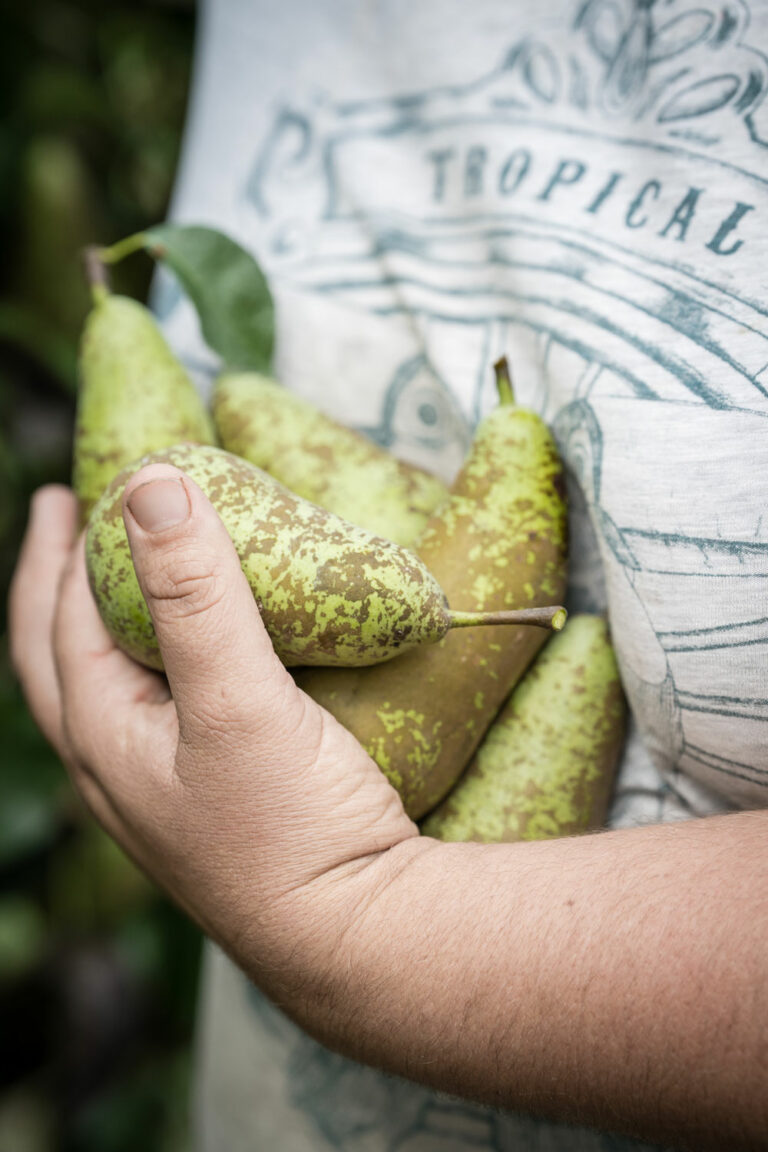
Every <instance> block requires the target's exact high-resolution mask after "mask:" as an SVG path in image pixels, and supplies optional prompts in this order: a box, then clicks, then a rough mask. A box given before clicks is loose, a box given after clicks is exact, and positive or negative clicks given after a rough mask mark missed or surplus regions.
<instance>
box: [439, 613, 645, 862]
mask: <svg viewBox="0 0 768 1152" xmlns="http://www.w3.org/2000/svg"><path fill="white" fill-rule="evenodd" d="M625 719H626V706H625V703H624V697H623V693H622V689H621V681H620V678H619V670H618V665H617V663H616V657H615V654H614V651H613V647H612V645H611V641H610V636H609V634H608V626H607V624H606V622H605V620H603V619H602V618H601V617H599V616H588V615H583V616H572V617H570V619H569V620H568V623H567V624H566V626H565V628H564V629H563V631H562V632H561V633H559V634H558V635H557V636H553V637H552V639H551V640H550V641H549V642H548V643H547V645H546V647H545V648H544V650H543V652H542V653H541V654H540V655H539V657H538V658H537V660H536V662H535V663H534V664H533V666H532V667H531V668H530V669H529V670H528V672H527V673H526V675H525V677H524V679H523V680H522V681H521V683H520V684H519V685H518V686H517V688H516V689H515V690H514V691H513V693H512V695H511V696H510V698H509V700H508V701H507V703H506V704H505V705H504V707H503V709H502V710H501V712H500V713H499V715H498V717H497V718H496V720H495V721H494V724H493V726H492V727H491V728H490V730H489V732H488V734H487V735H486V737H485V739H484V740H483V742H482V744H481V745H480V747H479V748H478V750H477V752H476V753H475V756H474V758H473V760H472V762H471V763H470V765H469V767H468V768H467V770H466V772H465V773H464V775H463V776H462V777H461V779H460V780H459V782H458V783H457V784H456V786H455V788H454V789H453V791H452V792H451V794H450V795H449V796H448V797H447V798H446V799H445V800H444V801H443V802H442V804H440V805H439V807H438V808H437V809H435V811H434V812H432V813H431V814H430V815H429V817H428V818H427V819H426V820H425V822H424V824H423V825H422V832H423V833H424V834H425V835H427V836H434V837H436V838H437V839H439V840H479V841H483V842H485V843H500V842H502V841H504V842H513V841H517V840H539V839H547V838H551V837H554V836H568V835H575V834H576V833H579V832H587V831H589V830H591V829H595V828H599V827H601V826H602V824H603V823H604V821H605V818H606V813H607V808H608V801H609V798H610V793H611V789H612V785H613V778H614V774H615V771H616V766H617V764H618V760H619V756H620V754H621V749H622V746H623V741H624V729H625Z"/></svg>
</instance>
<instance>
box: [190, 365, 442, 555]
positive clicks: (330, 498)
mask: <svg viewBox="0 0 768 1152" xmlns="http://www.w3.org/2000/svg"><path fill="white" fill-rule="evenodd" d="M213 417H214V421H215V423H216V430H217V432H218V434H219V439H220V441H221V445H222V447H223V448H226V449H227V450H228V451H229V452H235V453H236V454H237V455H238V456H243V457H245V459H246V460H250V462H251V463H252V464H255V465H256V466H257V467H258V468H263V469H264V471H265V472H269V473H270V475H272V476H274V477H275V478H276V479H277V480H279V481H280V483H281V484H285V486H286V488H290V489H291V491H292V492H295V493H296V494H297V495H298V496H303V497H304V498H305V499H306V500H311V501H312V503H313V504H319V505H320V507H321V508H326V509H327V510H328V511H329V512H335V513H336V515H337V516H343V517H344V519H345V520H351V521H352V523H353V524H358V525H359V526H360V527H361V528H365V529H366V530H367V531H368V532H373V533H374V534H375V535H377V536H386V537H387V539H388V540H394V541H395V542H396V543H397V544H404V545H405V546H406V547H409V546H410V545H411V544H413V542H414V540H415V539H416V537H417V536H418V535H419V533H420V532H421V531H422V530H423V529H424V526H425V524H426V522H427V520H428V519H429V517H430V515H431V514H432V512H433V511H434V510H435V508H436V507H437V506H438V505H439V504H440V503H442V501H443V500H445V498H446V496H447V495H448V490H447V488H446V487H445V485H444V484H443V483H442V481H441V480H438V479H437V477H436V476H430V474H429V473H428V472H424V471H423V470H422V469H421V468H416V467H414V466H412V465H410V464H405V463H404V462H403V461H401V460H397V459H396V458H395V457H394V456H392V455H390V453H388V452H386V451H385V450H384V449H383V448H379V446H378V445H377V444H374V443H372V441H370V440H366V439H365V437H364V436H361V435H359V434H358V433H357V432H354V431H353V430H352V429H351V428H345V427H343V426H342V425H341V424H337V423H336V421H335V420H331V419H330V418H329V417H328V416H324V415H323V413H322V412H319V411H318V410H317V409H316V408H314V407H313V406H312V405H311V404H309V403H307V401H306V400H303V399H302V398H301V397H299V396H295V395H293V394H292V393H290V392H288V391H286V389H285V388H282V387H281V386H280V385H279V384H277V383H276V382H275V381H274V380H270V379H269V378H268V377H266V376H260V375H259V374H258V373H256V372H241V373H229V374H226V375H224V376H221V377H220V378H219V379H218V381H217V382H216V388H215V391H214V395H213Z"/></svg>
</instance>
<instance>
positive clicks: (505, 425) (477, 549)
mask: <svg viewBox="0 0 768 1152" xmlns="http://www.w3.org/2000/svg"><path fill="white" fill-rule="evenodd" d="M498 379H499V393H500V404H499V406H498V407H497V408H496V409H495V410H494V411H493V412H491V413H490V414H489V415H488V416H487V417H486V418H485V419H484V420H483V421H482V422H481V424H480V426H479V427H478V429H477V432H476V434H475V438H474V440H473V443H472V446H471V448H470V451H469V455H468V457H467V459H466V461H465V464H464V467H463V468H462V470H461V472H460V473H459V475H458V476H457V478H456V480H455V482H454V484H453V486H452V488H451V494H450V498H449V499H448V501H447V502H446V503H445V504H443V505H441V506H440V508H438V509H437V511H436V512H435V513H434V515H433V516H432V517H431V519H430V520H429V522H428V524H427V527H426V529H425V530H424V533H423V534H422V536H421V537H420V539H419V541H418V542H417V545H416V552H417V554H418V555H419V557H420V558H421V560H423V561H424V563H425V564H426V565H427V567H428V568H429V570H430V572H432V574H433V575H434V576H435V577H436V578H437V580H438V581H439V583H440V585H441V587H442V588H443V590H444V591H445V592H446V594H447V596H448V599H449V601H450V602H451V603H452V604H456V605H461V606H462V607H464V606H466V607H467V608H472V609H474V610H475V611H480V612H487V611H494V610H499V609H500V610H504V609H510V608H514V607H521V606H530V607H535V606H537V605H544V604H550V603H557V601H558V600H560V598H561V597H562V595H563V593H564V591H565V583H566V570H567V561H566V554H567V517H566V509H565V499H564V483H563V473H562V465H561V463H560V459H559V456H558V453H557V448H556V446H555V443H554V441H553V439H552V436H551V435H550V433H549V430H548V429H547V426H546V425H545V424H544V422H543V421H542V420H541V419H540V417H539V416H537V415H536V414H535V413H534V412H529V411H527V410H525V409H523V408H519V407H517V405H516V404H515V403H514V399H513V396H512V391H511V385H510V384H509V381H508V380H507V379H506V376H505V375H504V373H503V372H501V370H500V371H499V377H498ZM545 639H546V634H545V633H544V632H542V631H540V630H537V629H532V628H505V629H500V628H499V629H496V628H483V629H474V630H470V631H467V632H453V633H451V634H450V635H448V636H446V637H445V638H444V639H443V640H441V641H440V642H439V643H438V644H436V645H434V646H433V647H430V648H421V649H419V650H417V651H413V652H408V653H406V654H405V655H403V656H401V657H399V658H398V660H396V661H394V662H392V663H391V664H383V665H381V666H380V667H378V668H368V669H327V670H325V669H324V670H320V669H307V670H306V671H305V670H302V671H300V672H299V673H298V674H297V676H296V679H297V681H298V683H299V684H300V686H301V687H302V688H303V689H304V690H305V691H306V692H308V693H309V694H310V695H311V696H313V697H314V699H315V700H317V701H318V702H319V703H320V704H322V705H323V706H324V707H325V708H327V709H328V711H330V712H332V713H333V715H334V716H335V717H336V718H337V720H339V721H340V722H341V723H342V724H343V725H344V726H345V727H346V728H348V729H349V730H350V731H351V732H352V733H353V734H354V735H355V736H356V737H357V739H358V740H359V741H360V743H361V744H362V745H363V747H364V748H365V749H366V750H367V751H368V753H369V754H370V755H371V756H372V757H373V759H374V760H375V761H376V763H377V764H378V765H379V767H380V768H381V770H382V771H383V772H384V773H385V775H386V776H387V777H388V779H389V780H390V781H391V782H392V784H393V785H394V787H395V788H396V789H397V790H398V792H399V793H400V796H401V797H402V800H403V804H404V805H405V809H406V811H407V812H408V814H409V815H410V816H412V817H413V818H414V819H418V818H420V817H421V816H424V815H425V814H426V813H427V812H429V811H430V809H432V808H434V807H435V806H436V805H437V804H438V803H439V802H440V800H442V798H443V797H444V796H445V795H446V793H447V792H449V791H450V789H451V788H452V787H453V785H454V783H455V782H456V780H457V779H458V777H459V776H460V775H461V773H462V772H463V770H464V768H465V767H466V765H467V764H468V762H469V760H470V758H471V756H472V754H473V752H474V751H475V748H476V747H477V745H478V744H479V742H480V740H481V739H482V737H483V736H484V735H485V732H486V730H487V728H488V726H489V725H490V724H491V722H492V720H493V718H494V716H495V715H496V713H497V712H498V710H499V708H500V706H501V704H502V702H503V700H504V698H505V697H506V696H507V694H508V693H509V691H510V690H511V688H512V687H513V686H514V684H515V683H516V682H517V680H518V679H519V678H520V677H521V676H522V674H523V672H524V671H525V669H526V668H527V666H528V665H529V664H530V662H531V660H532V659H533V658H534V656H535V655H536V653H537V652H538V650H539V648H540V647H541V645H542V643H543V642H544V640H545Z"/></svg>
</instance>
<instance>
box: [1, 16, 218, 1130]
mask: <svg viewBox="0 0 768 1152" xmlns="http://www.w3.org/2000/svg"><path fill="white" fill-rule="evenodd" d="M194 23H195V11H194V5H193V3H192V2H191V0H190V2H186V0H165V2H163V0H151V2H150V0H144V2H141V0H123V2H120V0H115V2H113V3H105V2H104V0H27V2H26V3H25V4H23V5H13V6H10V5H7V6H4V15H3V16H2V17H0V106H2V108H3V117H2V119H0V242H1V243H2V246H3V253H4V259H3V263H2V267H1V268H0V741H1V744H0V747H2V753H1V754H0V1036H2V1039H3V1043H2V1045H0V1149H2V1150H3V1152H5V1149H8V1150H12V1152H52V1150H54V1149H55V1150H57V1152H58V1150H61V1152H123V1150H126V1152H127V1150H128V1149H130V1150H131V1152H133V1149H134V1148H135V1147H136V1146H139V1145H140V1146H141V1147H142V1149H143V1150H144V1152H183V1150H184V1149H186V1148H187V1147H188V1134H187V1123H186V1116H187V1105H188V1093H189V1083H190V1081H189V1073H190V1056H189V1053H190V1044H191V1035H192V1022H193V1011H194V999H195V992H196V983H197V972H198V965H199V954H200V941H199V936H198V933H197V932H196V930H195V929H194V928H193V927H192V926H191V925H190V924H189V923H188V922H187V921H186V920H185V919H184V918H183V917H182V916H181V915H180V914H179V913H178V912H177V911H176V910H175V909H173V908H172V907H171V906H170V905H169V904H168V903H167V902H166V901H165V900H164V899H162V898H161V897H160V895H159V894H158V893H157V891H156V890H155V889H154V888H153V887H152V886H151V885H150V883H149V882H148V881H147V880H145V879H144V877H143V876H141V875H139V874H138V873H137V872H136V870H135V869H134V868H133V866H132V865H131V864H130V863H129V862H128V861H127V860H126V858H125V857H124V856H123V854H122V853H121V852H120V850H119V849H118V848H117V847H116V846H115V845H114V844H113V843H112V842H111V841H110V840H108V839H107V837H106V836H104V834H103V833H101V831H100V830H99V829H98V828H97V827H96V826H95V824H94V823H93V822H92V821H91V820H90V818H89V817H88V815H87V813H86V812H85V811H84V809H83V807H82V805H81V804H80V802H79V800H78V799H77V797H76V796H75V794H74V793H73V791H72V789H71V787H70V785H69V783H68V781H67V778H66V775H65V773H64V770H63V768H62V766H61V765H60V764H59V763H58V761H57V759H56V757H55V755H54V754H53V753H52V752H51V750H50V749H49V748H48V746H47V745H46V743H45V741H44V740H43V738H42V736H41V735H40V734H39V733H38V731H37V729H36V728H35V725H34V723H33V722H32V720H31V718H30V716H29V714H28V712H27V710H26V707H25V705H24V703H23V700H22V697H21V693H20V692H19V689H18V687H17V686H16V685H15V683H14V679H13V676H12V674H11V670H10V667H9V662H8V653H7V647H8V645H7V634H6V633H7V626H6V618H5V604H6V599H7V591H8V585H9V581H10V578H11V574H12V571H13V567H14V564H15V560H16V556H17V553H18V547H19V543H20V540H21V536H22V533H23V528H24V522H25V520H26V514H27V507H28V503H29V498H30V495H31V493H32V492H33V491H34V489H35V488H36V487H38V486H39V485H40V484H43V483H48V482H63V483H68V481H69V474H70V466H71V439H72V426H73V416H74V394H75V387H76V360H77V344H78V337H79V332H80V328H81V325H82V322H83V318H84V316H85V313H86V310H87V308H88V293H87V290H86V286H85V281H84V277H83V275H82V270H81V264H80V249H81V248H82V247H83V245H85V244H86V243H93V242H98V243H111V242H113V241H115V240H117V239H119V238H121V237H122V236H126V235H128V234H130V233H132V232H135V231H138V230H140V229H142V228H145V227H147V226H149V225H152V224H156V223H158V222H159V221H161V220H163V218H164V216H165V213H166V208H167V203H168V198H169V195H170V191H171V187H172V182H173V177H174V171H175V167H176V162H177V158H178V152H179V144H180V138H181V130H182V125H183V119H184V112H185V106H186V99H187V92H188V85H189V78H190V67H191V59H192V47H193V37H194ZM150 275H151V264H150V261H149V260H148V259H147V260H142V259H136V260H133V261H129V262H128V263H127V264H126V265H125V266H123V267H121V268H120V269H119V270H117V272H116V275H115V280H116V286H117V287H118V288H119V289H120V290H121V291H125V292H128V293H130V294H131V295H134V296H136V297H137V298H140V299H144V298H145V297H146V293H147V291H148V286H149V277H150Z"/></svg>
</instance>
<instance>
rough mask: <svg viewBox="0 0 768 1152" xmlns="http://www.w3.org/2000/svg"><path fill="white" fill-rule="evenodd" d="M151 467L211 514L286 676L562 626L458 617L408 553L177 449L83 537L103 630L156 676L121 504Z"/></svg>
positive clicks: (506, 617)
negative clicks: (494, 634)
mask: <svg viewBox="0 0 768 1152" xmlns="http://www.w3.org/2000/svg"><path fill="white" fill-rule="evenodd" d="M156 462H163V463H168V464H173V465H175V466H176V467H177V468H180V469H181V470H182V471H183V472H185V473H186V474H187V475H189V476H190V477H191V478H192V479H193V480H194V481H195V482H196V483H197V484H198V485H199V486H200V487H201V488H202V489H203V491H204V492H205V493H206V495H207V496H208V497H209V499H210V500H211V501H212V503H213V504H214V506H215V507H216V509H217V511H218V513H219V515H220V516H221V518H222V520H223V521H224V524H225V526H226V528H227V531H228V532H229V534H230V536H231V537H232V541H233V543H234V545H235V548H236V550H237V553H238V555H239V557H240V562H241V564H242V567H243V571H244V572H245V574H246V577H247V578H248V582H249V584H250V586H251V589H252V590H253V594H254V596H255V598H256V600H257V603H258V605H259V609H260V611H261V614H262V618H263V620H264V624H265V626H266V628H267V631H268V632H269V634H270V636H271V638H272V642H273V644H274V646H275V650H276V652H277V654H278V655H279V656H280V658H281V660H282V661H283V662H284V663H285V664H286V665H287V666H293V665H299V664H308V665H316V664H319V665H354V666H361V665H367V664H374V663H378V662H379V661H382V660H389V659H391V658H392V657H393V656H396V655H398V653H400V652H402V651H405V650H407V649H409V648H413V647H415V646H418V645H421V644H434V643H436V642H437V641H439V640H440V639H441V638H442V637H443V636H445V635H446V633H447V632H448V631H449V630H450V629H451V628H466V627H468V626H470V625H477V624H480V625H482V624H491V625H497V624H500V623H502V624H507V623H508V624H518V625H519V624H520V623H524V624H533V625H536V626H538V627H537V628H535V629H534V630H535V631H538V630H540V629H545V628H552V627H554V628H561V627H562V625H563V623H564V621H565V612H564V609H562V608H559V607H555V608H551V609H546V610H544V611H543V612H537V611H534V612H530V611H524V612H522V613H518V612H502V613H499V612H495V613H490V614H487V615H486V614H483V613H477V612H455V613H454V612H452V611H451V610H450V609H449V608H448V605H447V602H446V599H445V596H444V594H443V591H442V589H441V588H440V585H439V584H438V583H437V581H436V580H435V578H434V577H433V576H432V575H431V574H430V573H429V571H428V570H427V568H426V567H425V565H424V564H422V563H421V562H420V561H419V560H418V559H417V558H416V556H415V555H414V554H413V553H412V552H409V551H408V550H407V549H405V548H401V547H400V546H399V545H397V544H394V543H393V542H392V541H391V540H385V539H384V538H383V537H379V536H373V535H371V533H369V532H365V531H364V530H363V529H362V528H357V527H355V526H354V525H352V524H349V523H348V522H347V521H346V520H342V519H341V518H340V517H338V516H334V515H333V514H332V513H330V512H325V511H323V510H322V509H320V508H318V507H317V506H316V505H314V504H310V503H309V501H307V500H302V499H301V497H299V496H295V495H294V494H293V493H292V492H289V491H288V489H287V488H284V487H283V486H282V485H281V484H279V483H278V482H277V481H276V480H275V479H274V478H273V477H271V476H268V475H267V473H266V472H262V471H261V469H259V468H256V467H254V466H253V465H252V464H249V463H248V461H247V460H242V459H241V458H240V457H238V456H234V455H232V454H231V453H229V452H224V451H223V450H222V449H219V448H209V447H203V446H201V445H194V444H180V445H178V446H176V447H175V448H170V449H166V450H164V451H161V452H155V453H152V454H150V455H149V456H146V457H144V458H143V459H142V460H141V461H140V462H138V463H137V464H135V465H132V466H130V467H128V468H126V469H124V470H123V471H122V472H121V473H119V475H118V476H117V477H115V479H114V480H113V481H112V483H111V484H110V485H109V487H108V488H107V491H106V492H105V493H104V494H103V496H102V497H101V499H100V500H99V502H98V503H97V505H96V507H95V508H94V510H93V512H92V514H91V518H90V522H89V527H88V535H87V539H86V558H87V564H88V576H89V580H90V584H91V589H92V591H93V594H94V596H95V598H96V603H97V604H98V607H99V611H100V613H101V616H102V619H103V620H104V623H105V624H106V626H107V629H108V630H109V632H110V634H111V635H112V636H113V638H114V639H115V641H116V642H117V643H118V644H119V645H120V647H121V648H123V649H124V650H125V651H126V652H128V653H129V655H131V656H133V657H134V659H136V660H138V661H139V662H140V663H143V664H147V665H149V666H150V667H152V668H160V667H162V664H161V659H160V652H159V649H158V646H157V639H156V636H155V633H154V629H153V627H152V622H151V619H150V615H149V610H148V609H147V606H146V604H145V602H144V598H143V596H142V594H141V590H140V588H139V584H138V581H137V579H136V573H135V571H134V568H133V563H132V561H131V554H130V549H129V546H128V539H127V536H126V533H125V525H124V523H123V516H122V494H123V490H124V488H125V484H126V482H127V480H128V478H129V477H130V476H131V475H132V474H133V473H134V472H135V471H136V469H137V467H138V466H139V463H140V464H148V463H156ZM495 630H496V629H495V628H494V631H495ZM543 634H544V633H543V632H542V635H543Z"/></svg>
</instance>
